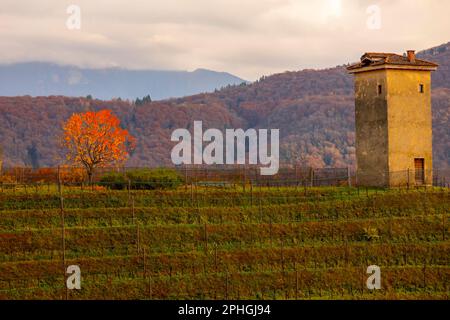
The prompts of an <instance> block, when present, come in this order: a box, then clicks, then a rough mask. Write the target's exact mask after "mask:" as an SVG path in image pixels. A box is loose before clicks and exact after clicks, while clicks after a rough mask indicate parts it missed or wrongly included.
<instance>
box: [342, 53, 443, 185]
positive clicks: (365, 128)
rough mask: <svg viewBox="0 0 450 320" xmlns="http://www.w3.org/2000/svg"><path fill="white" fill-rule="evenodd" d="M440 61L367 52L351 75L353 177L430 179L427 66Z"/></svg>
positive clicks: (397, 181) (394, 181) (402, 181)
mask: <svg viewBox="0 0 450 320" xmlns="http://www.w3.org/2000/svg"><path fill="white" fill-rule="evenodd" d="M437 67H438V65H437V64H434V63H432V62H428V61H424V60H420V59H417V58H416V55H415V53H414V51H412V50H411V51H408V53H407V54H406V55H404V56H401V55H397V54H394V53H366V54H364V55H363V56H362V57H361V62H359V63H357V64H355V65H352V66H350V67H348V68H347V70H348V72H349V73H351V74H353V75H354V76H355V113H356V117H355V118H356V119H355V120H356V160H357V166H358V170H357V179H358V183H359V184H360V185H365V186H404V185H423V184H426V185H430V184H432V181H433V173H432V172H433V160H432V127H431V71H435V70H436V69H437Z"/></svg>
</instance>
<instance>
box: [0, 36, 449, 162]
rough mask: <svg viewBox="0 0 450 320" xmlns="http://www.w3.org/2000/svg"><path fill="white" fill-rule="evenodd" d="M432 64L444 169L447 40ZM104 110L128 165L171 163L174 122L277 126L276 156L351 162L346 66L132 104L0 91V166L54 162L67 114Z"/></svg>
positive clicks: (436, 147) (428, 53)
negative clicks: (126, 137) (127, 139)
mask: <svg viewBox="0 0 450 320" xmlns="http://www.w3.org/2000/svg"><path fill="white" fill-rule="evenodd" d="M419 56H420V57H422V58H423V59H427V60H431V61H434V62H437V63H439V65H440V66H439V68H438V71H437V72H434V73H433V75H432V77H433V92H432V102H433V153H434V165H435V168H442V169H450V131H449V128H450V81H449V80H450V68H449V67H450V43H447V44H444V45H441V46H438V47H435V48H431V49H428V50H425V51H422V52H419ZM105 108H108V109H111V110H112V111H113V112H114V113H115V114H117V115H118V116H119V117H120V119H121V121H122V124H123V126H124V127H126V128H127V129H129V131H130V132H131V133H132V134H133V135H134V136H135V137H136V138H137V147H136V150H135V152H134V153H133V154H132V156H131V158H130V159H129V161H128V163H127V165H129V166H159V165H170V164H171V159H170V150H171V148H172V147H173V146H174V143H173V142H171V141H170V136H171V133H172V131H173V130H175V129H176V128H187V129H189V130H191V129H192V125H193V121H194V120H202V121H203V127H204V128H218V129H222V130H223V129H225V128H243V129H247V128H256V129H258V128H268V129H272V128H274V129H280V157H281V161H282V162H284V163H286V162H289V163H296V164H299V165H302V166H313V167H346V166H355V132H354V130H355V128H354V89H353V79H352V76H351V75H349V74H347V72H346V69H345V65H343V66H338V67H335V68H329V69H324V70H302V71H291V72H285V73H280V74H275V75H272V76H267V77H262V78H261V79H260V80H258V81H255V82H253V83H251V84H242V85H234V86H229V87H226V88H224V89H222V90H218V91H216V92H214V93H204V94H196V95H193V96H187V97H183V98H176V99H169V100H162V101H153V102H151V103H147V104H143V105H135V104H132V103H129V102H127V101H119V100H114V101H102V100H97V99H93V100H90V99H86V98H74V97H63V96H52V97H38V98H31V97H12V98H11V97H0V124H1V126H0V144H1V145H3V148H4V155H5V159H4V160H5V162H4V163H5V165H7V166H14V165H30V164H33V163H34V164H39V165H40V166H55V165H57V164H58V163H59V162H58V160H57V159H58V156H59V155H60V150H59V149H58V147H57V138H58V137H59V136H60V135H61V126H62V123H63V121H65V120H66V119H67V118H68V117H69V116H70V115H71V114H72V113H74V112H82V111H87V110H100V109H105Z"/></svg>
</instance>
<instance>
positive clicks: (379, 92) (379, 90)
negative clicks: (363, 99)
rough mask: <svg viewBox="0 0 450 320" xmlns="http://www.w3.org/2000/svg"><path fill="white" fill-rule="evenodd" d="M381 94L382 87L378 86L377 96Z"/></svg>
mask: <svg viewBox="0 0 450 320" xmlns="http://www.w3.org/2000/svg"><path fill="white" fill-rule="evenodd" d="M381 93H383V87H382V86H381V84H379V85H378V94H381Z"/></svg>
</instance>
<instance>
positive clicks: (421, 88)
mask: <svg viewBox="0 0 450 320" xmlns="http://www.w3.org/2000/svg"><path fill="white" fill-rule="evenodd" d="M419 92H420V93H424V86H423V84H420V85H419Z"/></svg>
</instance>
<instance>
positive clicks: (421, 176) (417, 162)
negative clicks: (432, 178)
mask: <svg viewBox="0 0 450 320" xmlns="http://www.w3.org/2000/svg"><path fill="white" fill-rule="evenodd" d="M414 172H415V180H416V184H418V185H422V184H424V183H425V159H414Z"/></svg>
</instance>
